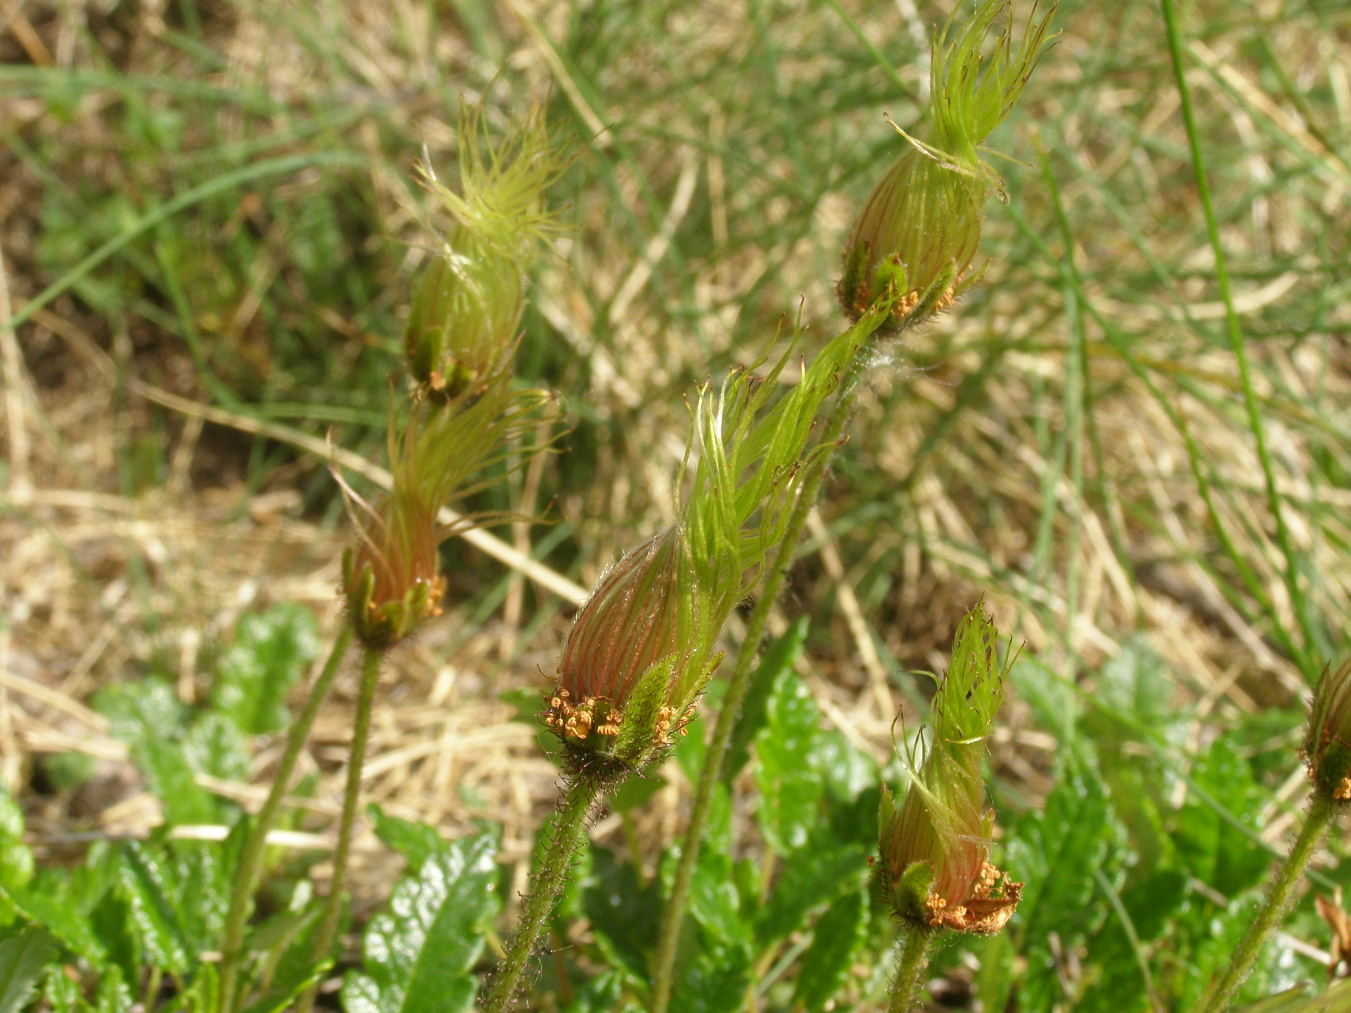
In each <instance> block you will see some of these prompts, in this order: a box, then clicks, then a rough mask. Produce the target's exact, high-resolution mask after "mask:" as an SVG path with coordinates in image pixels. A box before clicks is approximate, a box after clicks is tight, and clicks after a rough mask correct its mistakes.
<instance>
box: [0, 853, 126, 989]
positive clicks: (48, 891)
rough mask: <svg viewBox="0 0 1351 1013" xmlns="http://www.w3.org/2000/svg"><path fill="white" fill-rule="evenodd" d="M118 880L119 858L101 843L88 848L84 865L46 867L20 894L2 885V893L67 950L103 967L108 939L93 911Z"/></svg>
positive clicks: (19, 910) (0, 891)
mask: <svg viewBox="0 0 1351 1013" xmlns="http://www.w3.org/2000/svg"><path fill="white" fill-rule="evenodd" d="M116 880H117V864H116V861H115V859H114V858H113V857H112V855H111V853H110V849H109V848H108V846H107V845H106V844H105V843H103V842H98V843H96V844H95V845H94V846H92V847H91V848H90V849H89V853H88V855H87V856H86V858H85V863H84V865H80V866H76V867H75V868H73V869H70V870H57V869H46V870H43V871H42V872H41V873H39V874H38V876H37V878H36V879H35V880H34V881H33V882H32V883H31V884H30V885H29V887H28V888H27V889H26V890H24V891H22V892H21V893H17V894H10V893H8V892H6V891H5V890H4V889H3V888H2V887H0V895H4V896H5V899H6V901H7V902H9V903H11V904H12V905H13V906H14V908H15V910H17V911H18V912H19V913H20V914H22V915H23V917H24V918H26V919H27V920H28V921H29V922H31V923H33V924H34V925H36V926H39V927H41V928H44V929H46V930H47V931H48V932H50V933H51V934H52V935H53V936H55V937H56V939H57V940H58V941H60V943H61V944H62V945H63V946H64V947H65V948H66V949H68V950H70V951H72V952H73V953H75V954H77V955H79V956H81V957H83V958H84V959H85V960H87V961H89V962H90V964H92V965H93V966H94V967H95V968H99V969H102V967H103V966H104V964H105V962H106V961H107V958H108V954H107V948H106V944H107V942H108V940H107V939H105V938H104V936H103V935H102V934H101V933H99V932H97V931H96V930H95V926H94V924H93V923H92V919H91V913H92V912H93V911H94V910H95V908H96V907H97V906H98V905H99V904H100V902H101V901H102V900H103V899H104V897H105V896H106V895H107V893H108V891H109V890H110V889H111V888H112V887H113V886H114V885H115V884H116Z"/></svg>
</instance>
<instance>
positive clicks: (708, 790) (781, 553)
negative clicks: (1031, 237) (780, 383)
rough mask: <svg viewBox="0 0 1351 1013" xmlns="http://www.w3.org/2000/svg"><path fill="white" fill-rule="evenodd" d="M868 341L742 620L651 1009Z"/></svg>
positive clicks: (664, 988)
mask: <svg viewBox="0 0 1351 1013" xmlns="http://www.w3.org/2000/svg"><path fill="white" fill-rule="evenodd" d="M866 347H867V345H866V343H863V344H861V345H860V347H859V348H858V349H856V350H855V352H854V355H853V358H851V359H850V362H849V366H848V367H847V368H846V370H845V375H844V378H843V381H842V382H841V384H840V389H839V391H838V393H837V394H836V395H835V402H834V404H833V405H832V407H831V410H830V415H829V416H827V418H826V423H825V428H824V430H823V433H822V438H821V444H822V445H823V446H824V447H826V452H825V453H823V454H822V455H821V456H820V458H819V459H818V460H817V461H816V462H815V466H814V468H813V469H812V473H811V475H810V476H808V478H807V479H806V481H805V482H804V483H803V486H802V489H801V491H800V492H799V493H798V498H797V502H796V503H795V504H794V505H793V513H792V515H791V516H790V517H789V519H788V526H787V528H786V529H785V530H784V535H783V540H782V541H781V542H780V543H779V550H778V552H777V553H776V554H775V557H774V559H773V561H772V562H771V563H770V565H769V568H768V571H767V574H766V577H765V586H764V588H763V589H762V590H761V593H760V597H759V600H758V601H756V603H755V608H754V610H753V611H752V612H751V617H750V620H749V621H748V623H747V625H746V637H745V639H744V640H743V641H742V643H741V651H740V653H739V654H738V655H737V661H736V668H735V670H733V672H732V675H731V677H730V678H729V679H728V681H727V695H726V696H725V697H723V701H722V707H721V709H720V710H719V711H718V721H717V724H716V725H715V726H714V728H713V735H712V738H711V739H710V741H709V744H708V752H707V753H706V754H705V755H704V765H703V767H702V769H701V770H700V771H699V781H698V783H696V784H695V786H694V798H693V800H692V801H691V804H690V819H689V823H688V824H687V825H686V827H685V835H684V837H683V838H682V839H681V842H680V860H679V862H678V863H677V865H676V871H675V881H674V882H673V883H672V884H671V896H670V899H669V900H668V901H667V904H666V907H665V909H664V910H663V911H662V919H661V935H660V937H659V939H658V942H657V954H656V963H655V968H654V970H655V973H654V976H653V983H652V1013H666V1011H667V1009H668V1007H669V1006H670V1003H671V990H672V987H673V986H674V984H675V958H676V943H677V942H678V941H679V938H680V927H681V923H682V922H683V920H684V916H685V905H686V903H687V902H688V900H689V894H690V885H691V883H692V881H693V878H694V863H695V861H696V860H697V859H698V857H699V847H700V845H701V844H702V842H703V834H704V824H705V822H706V821H707V819H708V808H709V805H710V804H711V803H712V801H713V789H714V787H715V786H716V785H718V784H721V783H722V765H723V761H724V759H725V758H726V756H727V750H728V747H729V746H730V745H731V742H732V733H733V732H734V731H735V730H736V723H737V718H738V717H739V716H740V714H741V705H742V704H743V703H744V702H745V700H746V692H747V690H749V688H750V676H751V672H752V671H754V669H755V661H756V659H757V657H758V656H759V653H760V642H761V641H762V640H763V639H764V636H765V630H766V629H767V628H768V626H769V616H770V613H771V612H773V611H774V604H775V602H776V601H777V600H778V597H779V592H780V591H781V590H782V589H783V582H784V579H785V578H786V577H787V574H788V568H789V566H790V565H791V564H792V562H793V556H794V555H795V554H796V552H797V546H798V540H799V539H800V538H801V536H802V529H803V528H804V527H805V526H806V524H807V517H808V515H810V514H811V511H812V507H813V506H815V505H816V497H817V495H818V494H819V493H820V491H821V482H822V480H823V477H824V476H825V473H826V468H827V467H828V466H829V464H830V457H831V455H832V454H833V453H834V448H835V446H837V445H838V444H839V442H840V440H841V438H842V437H843V435H844V430H845V426H846V425H847V424H848V422H849V414H850V409H851V408H852V407H853V403H854V399H853V393H854V385H855V383H856V382H857V380H858V376H859V374H860V373H861V372H862V368H863V359H864V349H865V348H866Z"/></svg>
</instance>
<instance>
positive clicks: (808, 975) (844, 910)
mask: <svg viewBox="0 0 1351 1013" xmlns="http://www.w3.org/2000/svg"><path fill="white" fill-rule="evenodd" d="M865 901H866V895H865V894H864V893H863V892H862V891H861V890H855V891H852V892H850V893H847V894H845V895H844V896H843V897H841V898H840V899H839V900H837V901H836V902H835V903H834V904H832V905H831V906H830V907H829V908H827V909H826V912H825V914H823V915H822V916H821V917H820V918H819V919H818V920H817V922H816V927H815V928H814V929H813V930H812V942H811V945H810V946H808V947H807V950H806V952H805V953H803V954H802V960H801V963H800V965H799V969H798V974H797V980H796V981H794V983H793V997H794V999H795V1000H796V1001H797V1002H798V1003H800V1004H801V1005H802V1006H804V1007H806V1008H807V1009H808V1010H811V1011H813V1013H816V1011H820V1010H824V1009H825V1008H826V1004H827V1003H829V1002H830V1001H831V999H833V998H834V997H835V994H836V993H837V992H838V991H839V990H840V987H841V986H842V985H843V984H844V981H845V978H846V977H847V976H848V974H849V966H850V965H851V964H852V963H853V960H854V954H855V953H857V952H858V948H859V946H861V945H862V943H863V939H864V937H865V935H866V929H867V927H868V911H867V905H866V903H865Z"/></svg>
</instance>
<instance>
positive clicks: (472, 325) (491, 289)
mask: <svg viewBox="0 0 1351 1013" xmlns="http://www.w3.org/2000/svg"><path fill="white" fill-rule="evenodd" d="M459 133H460V137H459V141H460V186H461V191H462V192H461V193H455V192H454V191H452V190H450V189H449V188H447V187H445V186H443V185H442V184H441V183H440V182H439V181H438V180H437V178H436V176H435V174H434V173H433V172H432V170H431V168H430V167H429V166H427V167H424V168H423V181H424V183H425V184H426V186H427V188H428V189H429V190H431V191H432V193H433V195H435V196H436V197H437V198H438V199H439V201H440V203H441V204H442V206H443V207H444V208H445V209H446V210H447V211H448V212H449V213H450V215H451V218H452V220H453V224H452V226H451V228H450V229H449V230H448V232H447V233H446V235H445V238H444V240H443V242H442V244H441V249H440V250H439V252H438V256H437V257H436V258H435V259H434V260H433V261H432V262H431V264H429V265H428V266H427V268H426V269H425V271H424V272H423V275H422V277H421V279H420V280H419V281H418V284H417V288H416V291H415V294H414V296H413V304H412V308H411V310H410V312H409V314H408V323H407V325H406V327H405V329H404V346H405V350H406V352H407V357H408V364H409V368H410V370H411V371H412V373H413V376H414V378H415V379H416V380H417V381H418V383H419V384H420V385H421V386H422V388H423V389H424V390H425V391H427V392H429V393H432V394H437V395H445V396H453V395H455V394H458V393H459V392H460V391H462V390H463V389H465V388H466V387H467V386H469V385H471V384H473V383H476V382H478V381H479V380H480V379H481V378H482V377H484V376H486V375H487V374H489V373H491V372H493V371H495V370H497V369H499V368H501V367H502V366H504V365H505V364H506V362H507V360H508V359H509V358H510V355H511V352H512V350H513V348H514V344H515V337H516V329H517V327H518V325H519V324H520V320H521V313H522V310H523V309H524V306H525V286H526V276H527V272H528V271H529V269H530V265H531V263H532V262H533V260H534V256H535V252H536V250H537V248H538V246H539V243H540V241H541V240H542V239H544V238H546V237H547V236H548V235H549V234H550V233H552V232H555V231H557V230H558V228H559V226H558V224H557V223H556V222H555V220H554V219H553V217H552V216H551V215H550V213H549V212H548V211H546V210H545V209H544V191H545V190H546V188H547V187H548V186H549V185H550V184H551V183H552V182H553V181H554V180H555V179H556V178H557V177H558V174H559V173H560V172H561V171H562V169H563V168H564V166H565V165H566V164H567V156H566V154H565V153H564V152H563V151H561V150H560V149H559V148H558V147H557V146H555V145H554V143H553V141H552V139H551V137H550V135H549V132H548V129H547V127H546V125H545V121H544V117H543V113H542V111H540V110H538V109H536V110H534V111H532V112H531V113H529V114H528V115H527V116H526V117H525V119H524V120H522V121H521V122H520V123H518V124H517V125H516V126H515V127H514V128H513V129H512V131H511V132H510V133H509V134H508V135H507V137H506V138H505V139H504V140H503V141H502V142H501V144H499V145H498V146H497V148H495V149H489V150H488V151H486V152H485V150H484V145H483V141H482V134H483V127H482V113H481V110H474V111H466V112H465V113H464V114H463V115H461V117H460V131H459Z"/></svg>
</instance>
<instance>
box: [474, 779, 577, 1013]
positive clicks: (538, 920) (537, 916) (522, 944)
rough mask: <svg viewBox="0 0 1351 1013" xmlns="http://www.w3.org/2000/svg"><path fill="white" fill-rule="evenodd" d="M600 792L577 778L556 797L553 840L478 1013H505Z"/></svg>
mask: <svg viewBox="0 0 1351 1013" xmlns="http://www.w3.org/2000/svg"><path fill="white" fill-rule="evenodd" d="M600 790H601V781H600V780H598V779H596V778H589V777H575V778H573V779H572V780H571V781H569V782H568V785H567V787H566V788H564V789H563V793H562V794H561V795H560V796H559V798H558V808H557V809H556V810H555V811H554V817H553V825H552V826H551V827H550V829H549V831H548V832H549V833H550V835H551V837H552V839H551V840H550V841H549V845H548V847H546V848H545V849H544V859H543V861H542V862H541V863H540V867H539V869H538V870H537V871H536V872H535V875H534V877H533V878H534V883H533V884H532V886H531V889H530V894H529V896H527V897H526V899H525V907H524V908H522V909H521V919H520V923H519V924H518V925H517V927H516V935H515V936H514V937H513V938H512V940H511V945H510V946H509V947H508V948H507V953H506V957H505V958H504V959H503V961H502V966H501V967H499V968H498V969H497V973H496V974H495V975H494V976H493V979H492V987H491V989H490V991H489V992H488V998H487V999H486V1000H484V1003H483V1006H482V1013H503V1011H504V1010H505V1009H506V1008H507V1006H508V1005H509V1004H510V1003H511V1000H512V998H513V997H514V996H515V994H516V989H517V987H518V986H519V985H520V983H521V977H522V975H524V974H525V969H526V965H527V964H528V963H529V962H530V956H531V954H532V953H534V951H535V944H536V942H537V941H538V940H539V935H540V932H541V930H543V928H544V923H545V921H546V920H547V919H548V917H549V914H550V912H552V911H553V909H554V904H555V903H556V902H557V900H558V895H559V894H560V893H562V892H563V884H564V882H565V881H566V880H567V876H568V870H569V868H570V867H571V866H572V860H573V856H574V855H576V853H577V843H578V839H579V838H580V835H581V829H582V823H583V821H584V820H585V819H586V814H587V813H588V812H590V811H591V806H592V805H593V804H594V803H595V801H596V797H597V796H598V795H599V794H600Z"/></svg>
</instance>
